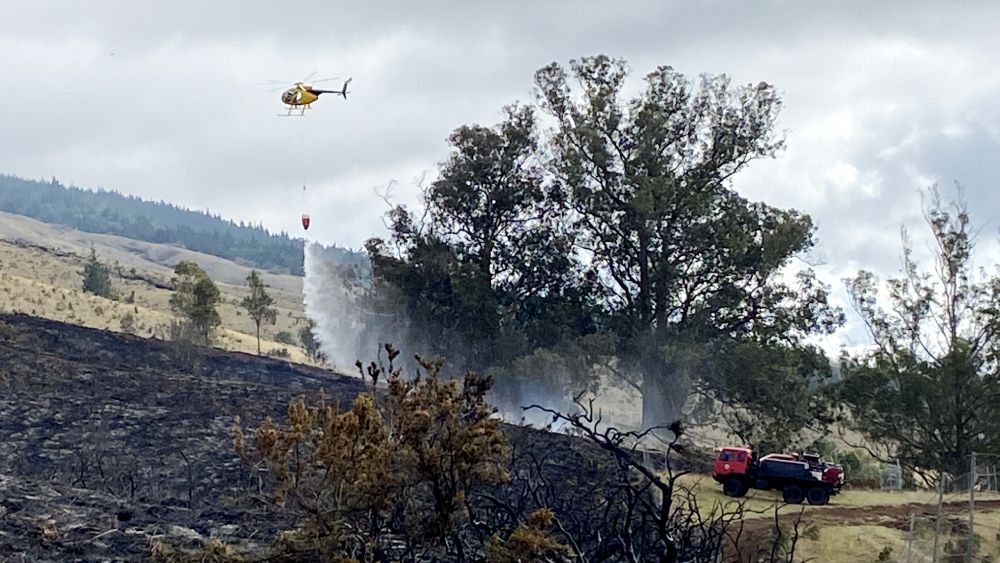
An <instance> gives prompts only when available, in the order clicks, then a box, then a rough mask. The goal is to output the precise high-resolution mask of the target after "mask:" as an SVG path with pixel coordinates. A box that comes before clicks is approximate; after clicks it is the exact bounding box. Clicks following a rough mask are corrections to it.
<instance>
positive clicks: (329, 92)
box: [313, 78, 351, 100]
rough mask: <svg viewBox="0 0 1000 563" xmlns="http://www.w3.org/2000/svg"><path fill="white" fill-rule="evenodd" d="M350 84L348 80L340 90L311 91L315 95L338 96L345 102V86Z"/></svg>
mask: <svg viewBox="0 0 1000 563" xmlns="http://www.w3.org/2000/svg"><path fill="white" fill-rule="evenodd" d="M350 83H351V79H350V78H348V79H347V80H346V81H345V82H344V86H343V87H342V88H341V89H340V90H313V92H315V93H317V94H340V95H341V96H343V97H344V99H345V100H346V99H347V93H348V92H347V85H348V84H350Z"/></svg>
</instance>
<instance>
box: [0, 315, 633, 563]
mask: <svg viewBox="0 0 1000 563" xmlns="http://www.w3.org/2000/svg"><path fill="white" fill-rule="evenodd" d="M366 388H367V387H366V385H365V384H364V383H363V382H362V381H360V380H359V379H357V378H352V377H347V376H343V375H337V374H334V373H331V372H328V371H325V370H320V369H315V368H310V367H306V366H299V365H292V364H288V363H285V362H282V361H277V360H272V359H266V358H258V357H255V356H250V355H246V354H237V353H226V352H222V351H218V350H199V351H191V350H185V349H182V348H179V347H176V346H174V345H172V344H170V343H166V342H160V341H154V340H147V339H141V338H135V337H128V336H123V335H119V334H114V333H110V332H105V331H99V330H93V329H87V328H82V327H78V326H73V325H66V324H62V323H58V322H55V321H49V320H44V319H39V318H34V317H28V316H20V315H12V316H0V434H2V435H3V436H4V439H3V440H2V441H0V499H2V500H0V559H2V560H5V561H6V560H15V561H16V560H21V559H24V560H31V561H64V560H67V559H70V560H83V561H90V560H136V559H142V558H144V557H146V556H148V554H149V553H150V546H151V545H152V544H153V543H155V542H157V541H167V542H169V543H172V544H174V545H178V544H180V545H183V544H191V545H196V544H198V543H200V542H201V541H203V540H204V539H207V538H209V537H218V538H220V539H222V540H224V541H226V542H230V543H234V544H237V545H241V546H243V547H250V548H253V547H255V546H260V547H261V548H262V546H265V545H267V544H268V543H269V542H270V540H271V538H272V537H273V536H274V534H275V532H276V531H277V530H280V529H286V528H288V527H289V526H291V525H294V524H295V522H292V521H290V520H289V518H290V517H289V516H287V515H286V514H284V513H283V512H282V511H280V510H279V509H277V508H274V507H271V506H269V505H268V504H267V503H266V502H265V501H264V499H263V497H262V496H260V495H257V494H256V493H257V490H256V489H257V487H256V483H257V479H256V475H253V474H250V472H248V471H247V469H245V468H244V467H242V466H241V465H240V463H239V460H238V458H237V456H236V454H235V453H234V450H233V448H232V445H231V441H230V429H231V427H232V424H233V419H234V417H235V416H239V417H240V418H241V419H242V420H243V421H245V422H246V423H250V424H255V423H256V422H258V421H260V420H262V419H263V418H264V417H266V416H271V417H275V418H281V417H283V415H284V411H285V408H286V406H287V405H288V403H289V401H290V400H291V399H293V398H294V397H296V396H299V395H302V394H304V393H305V394H312V393H316V392H318V391H319V389H323V391H324V393H325V394H326V396H327V398H328V400H334V401H337V402H340V403H342V404H346V403H349V402H351V401H352V400H353V399H354V397H355V396H357V394H358V393H360V392H363V391H364V390H365V389H366ZM506 432H507V434H508V437H509V439H510V441H511V445H512V447H513V449H514V452H515V457H516V459H517V463H516V465H515V471H520V472H531V471H535V472H536V473H537V474H539V475H542V476H543V477H544V479H545V480H546V481H547V482H549V483H556V484H557V486H555V487H546V488H544V490H517V489H515V488H507V489H505V490H501V491H497V495H499V496H504V497H505V498H504V499H503V500H504V501H505V502H508V503H510V504H512V505H523V506H530V505H536V504H539V503H545V504H549V505H552V506H553V508H556V509H557V512H561V513H566V515H567V522H569V523H570V525H572V521H573V520H574V519H575V520H579V525H580V526H584V527H585V526H586V519H587V516H586V512H585V511H586V510H587V507H586V506H582V505H580V502H579V499H583V498H590V497H591V495H590V494H589V491H593V490H596V489H597V488H599V487H601V486H603V484H604V483H607V482H609V481H607V480H609V479H610V480H614V479H615V478H617V477H616V476H615V474H616V472H617V467H616V466H615V465H614V464H613V462H612V461H611V460H610V459H609V458H608V457H607V456H605V455H603V454H602V453H601V452H599V451H597V450H596V449H595V448H593V447H592V446H590V445H589V444H586V443H583V442H582V441H581V440H579V439H576V438H572V437H568V436H562V435H556V434H550V433H548V432H544V431H541V430H533V429H527V428H518V427H508V428H507V430H506ZM540 495H541V496H540ZM594 507H595V508H594V509H595V510H596V509H597V505H596V504H595V505H594ZM569 512H572V514H569Z"/></svg>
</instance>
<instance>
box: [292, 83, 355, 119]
mask: <svg viewBox="0 0 1000 563" xmlns="http://www.w3.org/2000/svg"><path fill="white" fill-rule="evenodd" d="M350 83H351V79H350V78H348V79H347V80H346V81H345V82H344V86H343V87H342V88H341V89H340V90H320V89H318V88H314V87H313V86H312V85H310V84H306V83H304V82H296V83H295V85H294V86H292V87H291V88H289V89H288V90H285V91H284V92H282V93H281V101H282V102H283V103H284V104H285V105H286V106H288V113H286V114H279V115H283V116H285V117H287V116H291V115H298V116H301V115H305V113H306V110H307V109H309V106H310V104H312V103H313V102H315V101H316V100H318V99H319V96H320V94H340V95H341V96H343V97H344V99H345V100H346V99H347V94H348V92H347V85H348V84H350ZM295 109H298V110H299V113H292V112H293V111H294V110H295Z"/></svg>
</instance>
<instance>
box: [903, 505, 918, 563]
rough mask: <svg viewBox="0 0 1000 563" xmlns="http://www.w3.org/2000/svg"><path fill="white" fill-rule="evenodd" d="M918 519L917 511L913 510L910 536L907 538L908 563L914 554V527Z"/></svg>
mask: <svg viewBox="0 0 1000 563" xmlns="http://www.w3.org/2000/svg"><path fill="white" fill-rule="evenodd" d="M916 519H917V515H916V513H914V512H911V513H910V536H909V538H907V540H906V563H910V561H912V559H911V558H912V556H913V528H914V523H915V521H916Z"/></svg>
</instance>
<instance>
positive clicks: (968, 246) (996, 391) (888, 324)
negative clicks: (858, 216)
mask: <svg viewBox="0 0 1000 563" xmlns="http://www.w3.org/2000/svg"><path fill="white" fill-rule="evenodd" d="M925 218H926V221H927V224H928V226H929V227H930V232H931V234H932V236H933V242H934V243H935V244H934V251H935V256H934V262H933V266H932V267H921V266H920V265H919V264H918V263H917V262H916V259H915V258H914V255H913V245H912V242H911V241H910V240H909V238H908V236H907V233H906V231H905V230H904V231H903V266H904V267H903V272H902V275H901V276H900V277H898V278H892V279H889V280H888V281H887V282H886V283H885V286H884V289H885V291H884V293H883V292H882V291H880V289H881V284H880V283H879V281H878V280H877V278H876V277H875V276H874V275H873V274H871V273H870V272H864V271H862V272H859V273H858V275H857V276H856V277H855V278H853V279H851V280H847V283H848V289H849V291H850V295H851V298H852V301H853V304H854V308H855V309H856V310H857V312H858V314H859V315H860V316H861V318H862V319H863V320H864V322H865V326H866V327H867V329H868V332H869V334H870V335H871V338H872V341H873V343H874V345H873V348H872V349H871V350H870V351H868V352H867V353H864V354H858V355H854V356H846V357H845V358H844V359H843V362H842V372H843V376H844V379H843V381H842V383H841V384H840V387H839V395H838V396H839V398H840V400H841V401H842V404H844V405H846V406H847V407H848V408H849V409H850V411H849V412H850V416H849V417H848V418H847V422H848V423H849V424H852V425H853V427H854V428H855V429H856V430H858V431H859V432H860V433H861V434H862V435H863V436H865V437H866V438H867V439H869V440H870V441H872V442H874V443H875V444H879V445H887V446H888V447H889V454H890V455H891V456H892V457H894V458H898V459H899V461H900V463H901V464H902V465H904V466H906V467H909V468H911V469H917V470H924V471H945V472H949V473H952V474H955V475H957V474H962V473H964V472H965V471H966V470H967V469H968V464H969V461H968V460H969V456H970V454H971V453H972V452H973V451H975V452H979V453H991V454H1000V435H998V434H997V431H996V429H997V428H998V427H1000V371H998V363H997V360H998V358H1000V356H998V353H1000V347H998V342H1000V341H998V337H1000V276H997V275H996V274H988V273H987V272H986V271H982V270H979V271H977V269H976V267H975V264H974V261H973V258H974V254H973V250H974V236H973V235H974V233H973V232H972V227H971V222H970V216H969V213H968V210H967V209H966V207H965V205H964V203H962V202H955V203H951V204H950V205H949V204H946V203H944V202H942V200H941V198H940V196H939V195H938V193H937V191H936V190H934V191H932V193H931V198H930V201H929V204H928V206H927V208H926V210H925ZM881 295H885V297H884V298H883V297H881Z"/></svg>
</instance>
